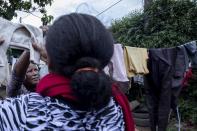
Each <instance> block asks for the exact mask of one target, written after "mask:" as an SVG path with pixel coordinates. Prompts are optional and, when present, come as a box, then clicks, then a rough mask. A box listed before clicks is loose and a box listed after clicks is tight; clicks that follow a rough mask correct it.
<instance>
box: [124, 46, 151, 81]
mask: <svg viewBox="0 0 197 131" xmlns="http://www.w3.org/2000/svg"><path fill="white" fill-rule="evenodd" d="M124 59H125V64H126V71H127V76H128V77H133V76H135V75H138V74H141V75H143V74H148V73H149V71H148V68H147V60H148V52H147V49H146V48H136V47H129V46H125V50H124Z"/></svg>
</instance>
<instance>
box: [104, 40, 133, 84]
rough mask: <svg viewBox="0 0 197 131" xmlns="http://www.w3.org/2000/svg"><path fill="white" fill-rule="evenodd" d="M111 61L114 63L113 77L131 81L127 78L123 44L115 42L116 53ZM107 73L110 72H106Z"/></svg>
mask: <svg viewBox="0 0 197 131" xmlns="http://www.w3.org/2000/svg"><path fill="white" fill-rule="evenodd" d="M111 63H112V65H113V73H112V78H113V79H114V80H115V81H120V82H126V81H129V79H128V78H127V73H126V68H125V62H124V54H123V48H122V45H121V44H114V54H113V56H112V58H111ZM107 68H108V67H105V68H104V71H107V70H108V69H107ZM106 74H109V73H108V72H106Z"/></svg>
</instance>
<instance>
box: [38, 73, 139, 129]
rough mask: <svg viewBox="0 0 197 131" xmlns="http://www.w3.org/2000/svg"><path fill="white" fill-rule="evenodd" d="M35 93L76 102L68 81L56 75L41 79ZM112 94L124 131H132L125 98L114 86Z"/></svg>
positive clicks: (132, 124)
mask: <svg viewBox="0 0 197 131" xmlns="http://www.w3.org/2000/svg"><path fill="white" fill-rule="evenodd" d="M36 92H37V93H39V94H41V95H43V96H49V97H57V96H61V97H63V98H65V99H66V100H70V101H73V102H78V99H77V97H76V96H75V95H74V93H73V91H72V89H71V88H70V79H68V78H65V77H64V76H61V75H58V74H52V73H50V74H48V75H46V76H45V77H43V78H42V79H41V80H40V82H39V83H38V85H37V88H36ZM112 94H113V97H114V98H115V101H116V102H117V103H118V104H119V105H120V106H121V108H122V110H123V115H124V121H125V127H126V131H134V130H135V127H134V121H133V118H132V114H131V110H130V107H129V102H128V100H127V98H126V96H125V95H124V94H123V93H122V92H121V91H120V90H119V88H118V87H117V86H116V85H113V86H112Z"/></svg>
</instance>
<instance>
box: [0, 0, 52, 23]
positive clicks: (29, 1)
mask: <svg viewBox="0 0 197 131" xmlns="http://www.w3.org/2000/svg"><path fill="white" fill-rule="evenodd" d="M52 2H53V0H0V17H3V18H5V19H7V20H12V19H13V17H16V16H17V14H16V11H17V10H18V11H24V12H27V13H33V12H34V11H39V12H40V13H42V14H43V17H42V18H41V21H42V23H43V25H46V24H48V23H49V22H50V21H51V20H52V19H53V16H51V15H47V11H46V9H45V7H46V5H51V4H52Z"/></svg>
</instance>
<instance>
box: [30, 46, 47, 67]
mask: <svg viewBox="0 0 197 131" xmlns="http://www.w3.org/2000/svg"><path fill="white" fill-rule="evenodd" d="M32 46H33V48H34V49H35V50H36V51H38V52H39V53H40V56H41V60H42V61H44V62H46V63H47V52H46V50H45V49H44V48H43V47H41V46H39V45H38V44H36V43H32Z"/></svg>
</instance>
